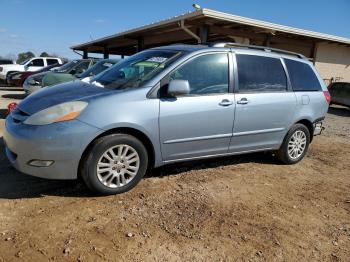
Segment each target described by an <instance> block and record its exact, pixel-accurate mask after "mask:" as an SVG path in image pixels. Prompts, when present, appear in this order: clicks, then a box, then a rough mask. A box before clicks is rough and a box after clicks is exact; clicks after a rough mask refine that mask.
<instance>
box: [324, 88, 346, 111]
mask: <svg viewBox="0 0 350 262" xmlns="http://www.w3.org/2000/svg"><path fill="white" fill-rule="evenodd" d="M328 90H329V93H330V94H331V104H335V105H342V106H347V107H349V108H350V83H347V82H335V83H332V84H330V85H329V86H328Z"/></svg>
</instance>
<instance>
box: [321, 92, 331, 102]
mask: <svg viewBox="0 0 350 262" xmlns="http://www.w3.org/2000/svg"><path fill="white" fill-rule="evenodd" d="M323 94H324V97H325V98H326V101H327V103H328V104H330V103H331V94H330V93H329V92H328V91H323Z"/></svg>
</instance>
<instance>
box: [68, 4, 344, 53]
mask: <svg viewBox="0 0 350 262" xmlns="http://www.w3.org/2000/svg"><path fill="white" fill-rule="evenodd" d="M182 20H183V21H185V22H186V23H188V25H189V26H193V25H194V24H195V23H197V24H208V25H209V26H210V25H213V26H214V27H215V23H217V24H218V23H219V24H220V23H224V24H225V25H226V26H230V25H235V27H234V29H236V28H238V27H240V26H241V28H240V32H242V33H244V32H246V31H247V30H248V29H251V30H252V29H254V30H255V32H256V30H258V29H259V30H261V32H268V33H271V34H272V35H276V36H279V35H280V34H283V35H284V36H288V37H293V36H294V37H299V38H303V39H306V38H310V39H311V38H312V41H330V42H335V43H341V44H347V45H350V39H348V38H345V37H339V36H333V35H329V34H324V33H318V32H314V31H309V30H304V29H299V28H294V27H289V26H283V25H279V24H274V23H270V22H265V21H261V20H256V19H251V18H247V17H242V16H237V15H232V14H228V13H223V12H219V11H215V10H211V9H206V8H203V9H198V10H196V11H193V12H189V13H186V14H182V15H179V16H175V17H172V18H169V19H166V20H162V21H159V22H155V23H152V24H148V25H145V26H141V27H138V28H134V29H130V30H127V31H124V32H120V33H117V34H113V35H110V36H106V37H103V38H99V39H96V40H93V41H89V42H86V43H83V44H78V45H74V46H72V47H71V48H72V49H74V50H88V51H89V52H95V51H94V50H96V51H97V50H101V49H98V48H102V47H105V46H107V47H109V46H110V45H111V46H112V44H111V43H112V42H113V41H114V46H116V47H120V48H121V47H122V46H129V47H130V46H131V45H135V41H137V36H140V35H141V36H145V37H148V36H149V35H152V33H153V34H155V35H156V36H157V37H158V38H157V39H160V38H162V34H161V32H162V30H167V31H166V32H168V33H172V32H173V34H174V32H176V31H175V30H179V26H180V22H181V21H182ZM217 24H216V25H217ZM221 29H222V30H221ZM227 30H230V29H227ZM227 30H226V31H227ZM192 31H193V29H192ZM164 32H165V31H164ZM261 32H260V33H261ZM216 33H219V34H220V33H221V34H222V35H225V34H227V33H225V29H224V28H223V27H222V28H221V27H220V26H216ZM251 33H254V31H252V32H251ZM184 34H185V35H187V38H188V37H190V36H189V35H188V34H186V33H184ZM190 34H191V32H190ZM256 34H259V32H257V33H256ZM233 35H235V33H233ZM238 36H239V35H238ZM166 38H167V37H165V36H163V39H162V41H163V42H164V41H166V40H167V39H166ZM190 38H191V37H190ZM178 39H179V40H180V41H182V39H183V36H179V37H178ZM132 40H133V41H132ZM299 40H300V39H299ZM173 41H176V38H175V37H174V40H173ZM136 43H137V42H136ZM155 43H157V41H156V39H155V42H154V43H150V47H152V45H153V46H154V45H155ZM165 43H167V44H168V43H171V41H170V40H169V42H165ZM161 44H162V42H159V45H161ZM146 46H147V45H146ZM120 50H121V49H120Z"/></svg>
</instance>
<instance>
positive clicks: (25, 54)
mask: <svg viewBox="0 0 350 262" xmlns="http://www.w3.org/2000/svg"><path fill="white" fill-rule="evenodd" d="M32 57H35V55H34V54H33V52H31V51H28V52H23V53H19V54H18V58H17V63H18V64H19V63H22V62H23V61H25V60H27V59H30V58H32Z"/></svg>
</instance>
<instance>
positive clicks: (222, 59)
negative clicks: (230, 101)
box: [170, 53, 229, 95]
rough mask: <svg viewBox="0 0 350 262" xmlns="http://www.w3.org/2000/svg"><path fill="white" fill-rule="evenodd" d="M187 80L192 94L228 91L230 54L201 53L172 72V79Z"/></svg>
mask: <svg viewBox="0 0 350 262" xmlns="http://www.w3.org/2000/svg"><path fill="white" fill-rule="evenodd" d="M175 79H178V80H187V81H188V83H189V86H190V92H189V94H190V95H205V94H215V93H227V92H228V87H229V84H228V83H229V76H228V56H227V54H226V53H225V54H224V53H220V54H207V55H201V56H199V57H197V58H194V59H192V60H190V61H189V62H187V63H185V64H184V65H182V66H180V68H178V69H176V70H175V71H174V72H172V73H171V74H170V81H171V80H175Z"/></svg>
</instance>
